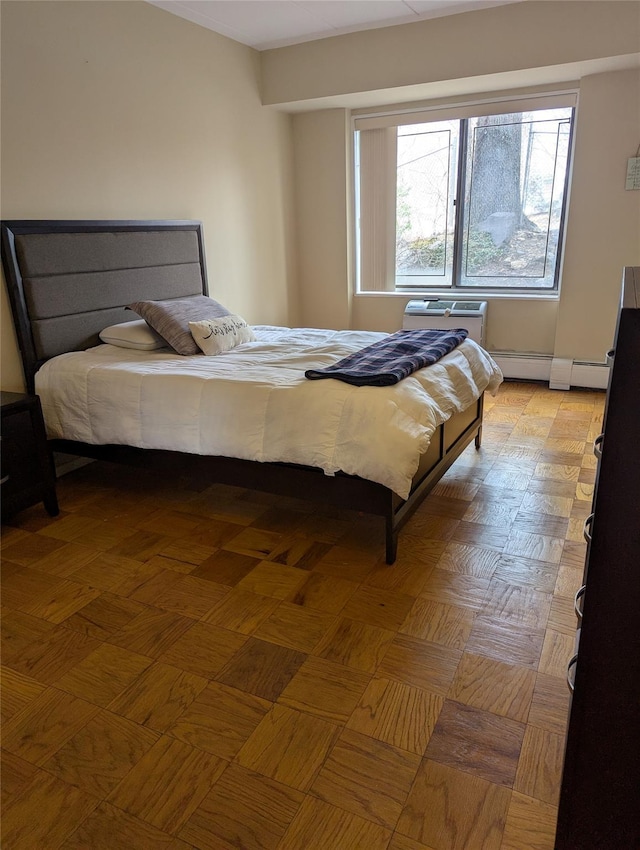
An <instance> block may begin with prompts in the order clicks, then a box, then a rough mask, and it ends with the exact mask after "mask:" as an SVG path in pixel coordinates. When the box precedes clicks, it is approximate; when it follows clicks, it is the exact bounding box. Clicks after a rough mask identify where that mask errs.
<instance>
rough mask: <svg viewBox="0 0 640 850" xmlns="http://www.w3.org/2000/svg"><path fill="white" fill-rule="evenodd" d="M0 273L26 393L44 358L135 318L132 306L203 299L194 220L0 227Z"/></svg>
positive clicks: (201, 265)
mask: <svg viewBox="0 0 640 850" xmlns="http://www.w3.org/2000/svg"><path fill="white" fill-rule="evenodd" d="M0 228H1V238H2V265H3V268H4V273H5V278H6V282H7V288H8V293H9V299H10V302H11V309H12V313H13V318H14V323H15V327H16V333H17V336H18V344H19V346H20V352H21V355H22V361H23V365H24V372H25V379H26V382H27V386H28V388H29V389H30V390H33V379H34V375H35V373H36V371H37V369H38V368H39V366H40V365H41V364H42V363H43V362H44V361H45V360H48V359H49V358H50V357H55V356H56V355H58V354H63V353H64V352H67V351H78V350H81V349H85V348H89V347H90V346H92V345H97V344H98V343H99V342H100V339H99V337H98V334H99V333H100V331H101V330H102V329H103V328H105V327H107V326H108V325H112V324H116V323H118V322H126V321H133V320H135V319H138V318H139V317H138V316H137V315H136V314H135V313H132V312H131V311H129V310H125V309H124V308H125V307H126V305H127V304H131V303H132V302H133V301H148V300H164V299H170V298H185V297H187V296H191V295H202V294H205V295H206V294H208V287H207V275H206V266H205V258H204V247H203V239H202V224H201V222H199V221H3V222H1V224H0Z"/></svg>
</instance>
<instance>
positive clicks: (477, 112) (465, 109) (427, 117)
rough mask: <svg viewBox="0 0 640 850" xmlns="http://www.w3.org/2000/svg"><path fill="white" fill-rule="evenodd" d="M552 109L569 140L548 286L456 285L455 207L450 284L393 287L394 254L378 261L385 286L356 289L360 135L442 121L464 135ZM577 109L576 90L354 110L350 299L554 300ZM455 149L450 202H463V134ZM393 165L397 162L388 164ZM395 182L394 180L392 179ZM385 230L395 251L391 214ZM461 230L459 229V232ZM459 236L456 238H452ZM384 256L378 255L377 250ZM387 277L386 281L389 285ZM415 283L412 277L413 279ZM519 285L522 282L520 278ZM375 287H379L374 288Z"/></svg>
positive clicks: (460, 240)
mask: <svg viewBox="0 0 640 850" xmlns="http://www.w3.org/2000/svg"><path fill="white" fill-rule="evenodd" d="M554 108H569V109H571V115H570V118H569V138H568V143H567V167H566V171H565V175H564V185H563V196H562V206H561V210H560V216H559V219H560V220H559V228H558V249H557V250H558V254H557V259H556V264H555V270H554V277H553V286H522V285H518V286H510V285H508V284H506V285H497V286H496V285H489V284H484V285H469V284H461V283H460V282H459V281H460V280H461V263H462V254H463V250H464V242H465V238H464V236H463V234H464V229H465V222H464V216H465V209H464V204H463V205H462V206H461V205H459V204H456V212H455V234H456V236H455V240H454V247H455V251H454V256H453V268H452V274H451V284H447V283H443V282H442V280H439V281H437V282H434V283H433V284H428V283H426V282H425V278H426V277H427V276H426V275H423V276H422V279H421V280H420V282H419V283H415V284H410V283H405V284H404V285H403V284H400V285H399V284H398V282H397V275H396V272H395V253H394V256H393V258H392V262H391V263H390V262H389V257H388V256H386V255H385V256H384V258H383V260H382V261H379V263H378V264H379V265H380V266H385V267H386V268H387V270H388V269H389V266H390V265H391V266H393V268H394V271H393V274H392V275H390V276H389V274H388V272H387V280H386V281H385V285H383V286H381V285H378V286H372V287H371V288H366V289H365V288H363V286H362V265H363V261H362V232H361V226H360V225H361V221H360V216H361V209H360V203H359V201H360V195H361V192H362V186H361V184H362V181H361V179H360V170H359V169H360V167H361V162H360V161H359V151H358V147H359V146H358V132H359V131H360V130H365V129H377V128H380V129H382V128H386V129H391V128H397V127H399V126H407V125H411V124H425V123H432V122H433V123H436V122H439V121H444V120H456V121H460V122H461V124H462V122H463V121H464V126H465V130H466V127H467V125H468V120H469V119H471V118H477V117H482V116H490V115H501V114H507V113H510V112H513V113H516V112H517V113H524V112H532V111H537V110H543V109H554ZM577 108H578V91H577V89H567V90H562V91H558V90H552V91H546V92H540V91H536V92H534V93H530V94H520V95H518V94H511V95H503V96H495V97H487V98H486V99H481V100H476V101H464V102H459V103H457V104H456V103H451V102H450V103H447V104H419V105H414V106H413V107H409V108H389V109H387V110H380V111H376V112H371V111H364V110H358V111H354V112H353V113H352V150H353V157H354V159H353V181H352V186H353V203H354V216H353V227H354V236H355V239H354V245H355V248H356V250H355V252H354V253H355V293H356V294H358V295H376V294H382V293H385V294H391V295H398V296H405V297H407V296H415V295H419V294H420V293H425V295H430V296H433V295H436V294H438V293H443V294H445V295H446V294H448V293H450V294H452V295H457V296H458V297H460V296H462V295H463V294H464V296H465V297H467V298H468V297H471V298H473V297H480V296H484V295H485V294H486V295H490V296H498V297H500V296H502V297H508V298H517V297H527V298H531V297H535V298H557V297H559V292H560V283H561V277H562V266H563V259H564V248H565V236H566V228H567V216H568V211H569V199H570V189H571V173H572V165H573V156H574V145H575V128H576V118H577ZM460 142H461V147H464V149H465V150H464V151H461V152H459V154H458V158H457V159H458V162H457V163H456V168H457V180H456V200H457V198H460V197H464V191H465V180H466V174H465V172H466V166H467V157H466V148H467V146H468V134H467V133H466V132H464V133H461V134H460ZM395 165H397V162H396V163H395V164H394V167H395ZM394 179H395V178H394ZM387 219H388V221H387V228H390V229H391V230H392V236H393V244H394V246H395V233H396V216H395V208H394V210H393V215H392V216H390V215H388V216H387ZM460 228H461V229H460ZM458 231H459V233H458ZM389 237H390V233H389V232H388V231H387V232H386V233H385V234H384V239H383V240H382V241H383V242H385V243H386V244H388V242H389ZM382 253H383V254H384V249H383V250H382ZM389 277H390V278H391V279H389ZM416 277H418V275H416ZM519 280H522V278H520V279H519ZM378 283H380V282H378Z"/></svg>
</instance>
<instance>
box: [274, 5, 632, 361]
mask: <svg viewBox="0 0 640 850" xmlns="http://www.w3.org/2000/svg"><path fill="white" fill-rule="evenodd" d="M519 6H527V7H529V6H531V10H530V12H527V14H530V13H535V15H536V16H537V18H536V20H537V21H538V26H539V27H541V26H542V18H541V16H542V15H543V14H544V12H545V10H548V15H549V19H548V21H547V26H548V29H549V32H550V34H551V35H550V37H549V40H548V44H547V42H545V40H535V39H532V40H531V41H532V42H535V44H536V45H537V46H536V48H535V49H534V48H533V47H531V44H529V46H528V47H527V51H528V53H527V59H528V62H529V63H530V64H532V65H534V66H535V67H532V68H531V70H530V73H529V74H524V76H523V75H522V73H521V70H518V73H517V79H518V80H519V81H523V80H525V79H528V80H529V81H530V82H531V81H532V80H534V79H535V78H536V74H537V71H538V70H539V69H540V68H541V67H542V66H543V65H544V64H545V63H547V62H548V61H550V60H551V59H553V61H556V60H557V59H558V58H559V57H558V55H557V52H554V51H556V48H557V44H558V39H557V37H556V35H557V33H556V32H555V29H554V24H557V22H558V9H559V8H560V7H562V8H561V12H562V15H568V14H570V13H571V8H574V7H575V9H576V10H577V11H578V12H579V13H580V15H582V14H583V13H584V15H585V16H586V20H587V21H591V25H592V27H593V30H592V29H589V28H586V29H585V26H584V21H583V22H582V24H580V26H577V27H576V30H570V31H563V37H564V36H566V41H567V52H566V59H567V60H569V59H572V60H575V59H576V57H581V60H580V61H574V62H573V64H570V65H567V64H565V65H563V68H562V72H560V71H558V86H557V87H558V88H560V89H562V88H565V87H568V85H569V84H568V83H566V80H567V79H573V80H574V82H573V83H572V84H571V87H573V88H578V89H579V92H580V94H579V105H578V111H577V122H576V148H575V159H574V165H573V174H572V188H571V194H570V205H569V215H568V221H567V231H566V250H565V257H564V267H563V272H562V280H561V289H560V297H559V299H556V300H549V299H548V298H547V299H541V298H539V299H535V298H522V299H513V298H504V297H491V296H489V297H488V300H489V310H488V318H487V347H488V348H489V349H490V350H492V351H505V352H506V351H510V352H515V353H533V354H544V355H554V356H556V357H567V358H573V359H575V360H585V361H589V362H603V361H604V352H605V351H606V350H607V349H608V348H610V343H611V338H612V334H613V332H614V326H615V316H616V310H617V305H618V299H619V289H620V280H621V274H622V267H623V266H624V265H637V264H638V263H640V191H635V192H629V191H627V192H626V191H625V189H624V181H625V172H626V165H627V158H628V157H629V156H633V154H634V153H635V151H636V149H637V146H638V141H639V140H640V78H639V72H638V70H637V67H635V68H631V69H629V70H621V71H618V70H615V71H607V72H604V73H595V74H594V73H592V71H593V69H594V68H598V67H603V66H602V61H603V55H604V54H605V53H607V52H609V53H610V54H611V55H613V56H614V57H615V56H618V57H619V55H620V54H619V53H616V51H630V50H632V49H633V46H634V45H635V49H636V50H637V49H638V47H640V35H639V28H640V4H638V3H635V2H633V3H631V2H630V3H621V4H619V3H615V2H612V3H597V2H596V3H580V2H576V3H566V4H565V3H531V4H529V3H525V4H518V6H507V7H499V8H495V9H491V10H486V11H485V12H482V13H481V15H482V16H484V15H485V14H486V15H489V13H491V20H492V21H493V24H494V26H495V27H497V25H498V22H501V27H502V28H501V29H499V30H498V34H499V35H501V36H502V37H501V38H496V39H495V41H494V42H493V43H492V45H491V48H492V49H491V50H488V51H487V52H491V53H492V57H493V58H492V61H493V62H494V67H495V68H496V69H498V68H500V69H501V76H500V82H501V84H502V87H503V88H504V85H505V82H507V81H508V76H509V70H508V69H509V68H510V67H511V68H514V69H521V64H522V63H521V56H520V54H519V53H518V51H517V50H516V49H515V48H514V44H515V45H516V46H517V44H518V43H519V41H518V39H517V38H516V36H515V35H514V37H513V38H511V39H509V38H508V35H509V32H508V28H507V24H508V23H509V22H510V21H512V19H513V16H514V15H515V14H516V11H515V10H516V9H518V8H519ZM569 7H571V8H569ZM604 7H606V9H605V8H604ZM607 10H608V12H607ZM605 12H606V13H605ZM473 14H474V15H477V14H478V13H473ZM519 14H520V13H519ZM521 14H524V12H521ZM501 16H502V17H501ZM465 18H468V16H467V15H455V16H450V17H449V18H445V19H438V21H437V22H433V25H434V26H436V25H437V31H438V33H439V37H440V38H441V39H443V40H444V41H445V42H446V43H447V44H449V45H451V44H456V45H457V44H458V42H456V40H455V38H456V36H460V34H461V26H462V24H461V23H460V19H465ZM476 20H477V21H480V18H477V19H476ZM581 20H582V19H581ZM427 23H429V22H427ZM596 25H597V27H598V28H599V29H598V28H596ZM420 27H422V25H420V26H418V25H416V30H415V32H419V31H423V33H424V34H425V44H428V43H430V42H429V41H428V38H427V35H428V32H427V30H426V29H424V30H420ZM402 30H406V28H405V27H389V28H386V29H384V30H376V31H374V34H372V33H366V32H365V33H359V34H357V35H358V37H357V42H358V44H359V45H360V47H361V48H364V46H365V45H368V49H366V50H363V52H362V53H361V54H360V55H361V57H362V68H360V69H359V70H358V74H359V76H358V81H357V85H358V86H361V87H364V86H366V85H367V82H366V79H365V78H364V77H362V74H364V69H367V68H368V69H369V72H370V73H369V77H368V79H369V80H370V81H371V82H370V83H369V85H370V86H371V88H372V89H373V87H374V86H379V85H380V84H381V80H380V77H379V75H378V72H377V69H376V67H375V64H376V63H375V62H374V61H373V58H372V56H371V52H372V50H373V46H375V47H376V49H377V52H378V55H384V56H385V59H384V63H391V64H392V65H394V67H396V72H395V75H394V73H392V71H391V70H389V73H388V75H387V80H388V82H389V83H390V84H391V83H392V82H394V81H395V82H398V81H399V80H400V79H402V75H401V69H402V68H404V67H406V66H407V64H411V55H412V53H411V46H412V45H413V46H414V47H415V38H413V37H412V38H413V40H412V39H408V40H407V41H406V44H404V46H403V42H402V41H399V40H398V34H399V33H400V32H401V31H402ZM576 32H577V33H582V36H581V40H580V39H579V38H577V36H576ZM469 37H470V35H468V36H467V38H469ZM341 38H343V39H353V38H355V36H343V37H341ZM368 39H371V41H368ZM385 39H386V40H385ZM328 41H332V42H339V41H340V39H330V40H326V39H325V40H323V42H320V43H313V45H300V46H298V47H297V48H295V49H294V48H284V49H283V52H282V53H279V52H278V51H270V52H269V54H268V55H267V57H266V64H265V65H264V69H265V74H264V79H263V84H264V85H265V86H267V90H268V91H271V92H272V97H274V98H275V94H274V92H275V90H276V88H278V91H279V94H278V97H282V98H283V100H284V99H285V98H291V97H292V96H293V91H292V86H294V85H295V86H296V92H295V96H296V97H299V98H300V100H301V101H305V103H307V104H308V105H309V104H311V105H312V106H313V105H315V106H320V105H321V104H323V103H324V102H325V101H323V100H319V101H317V102H315V103H314V102H313V101H312V100H309V98H310V97H311V94H312V93H314V92H315V93H318V92H320V91H322V93H323V95H324V96H328V95H329V93H330V91H333V90H335V88H336V84H337V80H338V79H339V80H341V83H340V85H341V86H342V90H343V91H344V90H345V88H346V87H347V86H348V84H349V82H350V83H351V85H352V86H355V85H356V81H355V77H354V76H352V73H355V72H353V69H352V60H351V59H349V60H348V61H347V59H345V61H344V64H342V65H341V64H340V60H341V59H344V55H343V54H342V53H341V52H340V51H338V50H337V48H336V45H335V44H334V45H333V46H332V45H329V44H328V43H325V42H328ZM405 47H406V50H405ZM305 48H307V49H308V50H309V51H310V53H309V54H308V55H310V57H311V63H310V67H312V68H313V69H314V71H315V74H312V73H311V72H310V71H309V67H307V66H306V65H304V63H303V64H299V62H301V59H302V57H303V55H307V54H306V53H304V49H305ZM536 50H537V53H536ZM323 51H324V52H323ZM455 52H456V51H453V53H455ZM462 53H463V54H464V50H463V51H462ZM276 54H278V55H277V56H276ZM425 54H426V55H427V56H429V55H430V54H429V51H427V50H425ZM406 55H408V57H409V58H408V59H406ZM437 55H440V54H437ZM475 55H476V56H477V51H476V54H475ZM321 57H322V59H323V61H324V62H326V65H325V64H322V63H321V61H320V59H321ZM390 57H391V58H390ZM405 59H406V61H405ZM276 60H277V61H276ZM392 60H393V61H392ZM381 61H382V60H381ZM427 61H428V60H425V62H427ZM429 61H430V60H429ZM442 61H443V62H444V66H443V67H444V68H445V71H444V72H443V75H444V73H445V72H446V73H450V72H451V69H450V68H449V66H448V65H447V62H448V61H449V60H448V59H447V60H446V61H445V60H444V59H443V60H442ZM483 61H484V60H483V59H478V64H477V67H478V68H480V67H483V64H482V63H483ZM617 61H618V60H616V61H614V62H610V63H608V64H611V65H612V66H613V67H616V65H617ZM627 62H628V63H629V64H630V65H634V64H635V65H637V55H636V57H629V56H627V58H626V59H625V62H624V63H623V64H625V63H627ZM286 63H288V64H286ZM605 64H606V63H605ZM305 67H306V70H305ZM412 67H413V66H412ZM274 68H276V69H277V74H275V75H274V78H273V79H270V76H269V73H270V72H271V71H272V70H273V69H274ZM285 68H286V69H287V70H288V74H286V75H284V76H283V74H284V70H285ZM322 68H326V73H327V77H326V79H325V75H324V71H321V69H322ZM341 70H344V75H342V74H341V73H340V71H341ZM429 70H430V73H431V74H432V76H434V77H435V75H436V74H437V72H438V71H437V69H433V68H431V65H429ZM467 70H471V66H470V67H469V68H468V69H467ZM569 71H570V72H571V75H572V76H567V74H568V73H569ZM514 73H515V71H514ZM285 76H286V78H287V79H288V80H289V81H290V82H289V83H287V84H286V85H285ZM414 79H415V78H414ZM305 80H306V82H307V85H306V86H305V85H304V84H303V83H304V82H305ZM326 80H328V82H327V83H326V85H325V82H326ZM332 81H333V82H332ZM494 81H495V77H493V76H490V77H487V78H485V79H484V82H480V81H479V78H478V77H474V78H473V80H471V78H469V86H470V91H471V89H473V90H475V91H481V90H484V91H489V85H490V83H491V82H494ZM550 82H551V81H550V80H549V79H547V84H549V83H550ZM461 83H462V84H463V83H464V81H461ZM430 90H431V91H432V92H433V97H434V98H436V99H437V98H438V97H439V96H442V95H443V93H444V92H445V90H444V89H442V88H441V87H438V86H432V87H431V89H430ZM405 91H408V92H411V93H413V91H414V88H413V87H411V88H409V89H402V88H397V89H394V90H393V95H394V97H395V102H401V101H402V98H403V93H404V92H405ZM374 94H375V93H374V92H373V91H371V92H369V95H371V96H373V95H374ZM387 95H388V92H387ZM377 97H378V105H379V106H384V103H385V101H383V100H380V95H379V93H378V96H377ZM458 99H459V100H464V99H465V97H464V96H460V97H459V98H458ZM355 102H357V101H354V103H355ZM392 102H393V101H387V103H392ZM425 102H428V101H425ZM307 108H308V106H307ZM340 111H341V110H339V109H335V108H333V109H324V110H322V109H320V110H319V111H317V112H313V113H311V112H306V113H305V112H297V113H296V114H295V115H294V124H293V127H294V145H295V157H296V180H297V181H298V182H299V181H300V179H301V177H304V176H305V175H308V174H313V173H314V172H315V170H316V169H317V167H318V163H322V166H323V169H324V173H325V174H330V173H342V172H344V171H345V167H344V163H343V162H342V160H341V156H342V149H343V142H344V140H343V139H342V138H337V134H339V133H342V128H343V126H347V127H348V125H349V111H348V110H347V109H344V110H342V114H343V120H339V119H338V118H337V117H336V114H337V113H340ZM311 121H312V122H313V123H312V124H311V123H310V122H311ZM311 126H312V127H313V132H311V131H310V127H311ZM349 144H350V130H349V129H347V146H348V145H349ZM316 180H319V178H318V177H317V175H316ZM313 185H314V184H313V182H312V181H310V182H309V184H308V186H309V191H311V190H312V188H313ZM301 203H304V204H305V205H306V215H305V216H304V218H303V219H301V221H300V222H299V232H300V236H299V244H300V245H303V246H304V250H303V254H305V255H306V254H307V253H308V252H313V255H314V257H315V262H314V266H313V275H311V274H310V273H309V270H308V269H307V268H305V267H304V266H301V269H300V271H301V274H300V289H301V299H302V301H301V303H302V313H301V320H302V323H303V324H309V325H319V324H329V325H330V326H335V327H341V326H342V323H343V322H344V321H345V316H346V315H348V314H350V316H351V326H352V327H355V328H371V329H376V330H386V331H393V330H396V329H398V328H399V327H401V323H402V314H403V311H404V306H405V304H406V301H407V296H402V295H395V294H388V293H385V294H375V295H374V294H367V295H365V294H362V295H358V294H356V295H355V296H354V297H353V299H352V301H353V303H352V306H351V309H350V311H347V310H346V308H345V305H344V295H345V293H349V292H351V291H352V289H353V276H354V275H353V271H354V270H353V266H352V265H351V264H350V263H349V262H348V260H349V256H348V253H347V251H346V248H345V253H344V260H345V262H344V263H340V262H339V259H338V257H337V256H336V248H337V249H338V250H343V247H344V246H343V239H342V237H341V241H340V244H338V242H337V241H333V242H331V241H327V239H326V238H325V236H326V232H325V229H326V223H327V222H332V221H342V220H344V219H346V218H348V216H349V195H348V193H347V195H346V196H345V193H344V191H343V187H342V186H341V185H337V184H336V185H334V186H332V187H325V191H324V192H323V193H322V194H318V195H317V196H315V197H314V198H310V197H307V198H305V197H304V192H303V191H301V189H300V188H299V191H298V204H301ZM325 257H327V258H329V257H330V258H331V259H330V262H329V261H327V262H326V263H325V260H324V258H325ZM318 286H320V287H321V293H322V312H321V313H318V312H316V303H315V300H314V299H317V298H319V293H318ZM310 293H312V294H310ZM319 316H321V321H319Z"/></svg>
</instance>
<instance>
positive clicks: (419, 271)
mask: <svg viewBox="0 0 640 850" xmlns="http://www.w3.org/2000/svg"><path fill="white" fill-rule="evenodd" d="M558 99H559V100H560V103H559V104H558V103H557V102H556V101H557V100H558ZM563 100H564V101H567V96H564V97H560V98H557V97H556V98H555V99H551V98H549V97H546V98H544V97H542V98H536V99H535V101H532V102H523V101H520V102H517V103H515V104H513V103H511V104H507V105H505V104H499V103H496V104H485V105H484V109H483V108H482V107H480V108H478V107H475V109H474V108H473V107H466V108H465V109H461V110H459V113H461V114H457V115H456V114H452V113H453V112H454V110H447V113H445V114H443V113H442V112H441V113H440V115H437V114H434V113H429V112H422V113H409V114H402V115H381V116H374V117H368V118H358V119H356V124H355V127H356V132H355V135H356V206H357V221H358V234H357V237H358V238H357V245H358V276H359V289H360V291H372V290H373V291H375V290H378V291H380V290H386V291H396V292H412V291H416V290H425V289H429V288H443V287H451V288H464V289H466V290H471V289H474V288H475V289H476V290H477V289H482V290H505V289H511V290H514V289H516V290H536V291H541V290H542V291H545V290H546V291H553V290H555V289H557V286H558V276H559V268H560V251H561V246H562V234H563V224H564V214H565V208H566V195H567V181H568V173H569V155H570V149H571V132H572V126H573V113H574V109H573V104H572V102H571V99H569V100H568V102H567V103H566V105H565V104H563V103H562V101H563ZM474 112H475V114H474ZM483 113H484V114H483Z"/></svg>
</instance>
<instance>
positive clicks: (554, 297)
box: [354, 289, 560, 301]
mask: <svg viewBox="0 0 640 850" xmlns="http://www.w3.org/2000/svg"><path fill="white" fill-rule="evenodd" d="M381 297H382V298H396V299H398V300H400V299H401V300H402V301H420V299H424V300H425V301H434V300H436V299H437V298H442V299H443V300H446V301H559V300H560V293H559V292H544V293H543V292H540V293H537V292H514V291H512V292H494V291H491V292H482V291H479V290H475V289H474V290H473V292H467V291H466V290H465V291H463V292H461V291H460V290H459V289H457V290H451V289H444V290H435V291H433V292H386V291H382V290H381V291H379V292H378V291H375V292H373V291H370V292H354V298H381Z"/></svg>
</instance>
